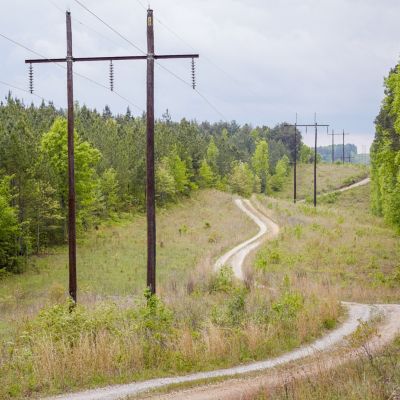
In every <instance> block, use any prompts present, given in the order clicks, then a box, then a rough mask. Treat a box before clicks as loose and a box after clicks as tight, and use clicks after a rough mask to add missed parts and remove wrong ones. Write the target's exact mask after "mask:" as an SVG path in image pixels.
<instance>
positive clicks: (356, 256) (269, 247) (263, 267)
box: [247, 185, 400, 400]
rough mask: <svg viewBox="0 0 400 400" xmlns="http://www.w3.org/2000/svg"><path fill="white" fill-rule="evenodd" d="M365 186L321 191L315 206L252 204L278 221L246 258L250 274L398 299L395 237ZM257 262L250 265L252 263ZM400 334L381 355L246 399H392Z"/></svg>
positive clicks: (367, 299)
mask: <svg viewBox="0 0 400 400" xmlns="http://www.w3.org/2000/svg"><path fill="white" fill-rule="evenodd" d="M369 193H370V191H369V186H368V185H367V186H363V187H359V188H357V189H353V190H351V191H348V192H344V193H340V194H337V195H334V196H331V195H329V196H323V197H322V198H321V203H323V204H321V205H320V206H319V207H318V208H317V209H314V208H313V207H312V206H309V205H307V204H301V205H300V204H298V205H293V204H290V203H289V202H285V201H282V200H279V201H277V200H274V199H265V198H263V197H261V196H259V197H258V198H257V204H258V207H259V208H260V209H263V210H264V211H265V212H266V213H267V214H268V215H270V216H271V217H272V218H274V219H275V220H276V221H278V222H279V224H280V225H281V226H282V231H281V234H280V237H279V238H278V239H277V240H276V241H274V242H272V243H266V244H265V246H264V247H263V248H262V249H261V250H260V251H259V252H258V254H256V255H255V256H254V257H253V259H252V260H249V265H248V266H247V274H248V275H250V276H251V279H257V280H260V281H261V282H263V283H264V284H265V285H266V286H268V287H269V288H271V290H274V288H275V287H277V285H279V284H280V282H282V280H283V279H290V280H291V281H292V283H293V285H294V287H296V286H299V287H301V286H304V285H307V286H315V287H320V289H321V291H320V295H321V294H322V293H323V297H326V296H327V295H331V296H334V297H335V298H337V299H342V300H347V301H357V302H364V303H379V302H383V303H399V302H400V265H399V260H400V238H399V236H398V234H396V233H395V232H394V230H393V229H391V228H390V227H388V226H386V225H385V224H384V223H383V221H382V219H381V218H378V217H375V216H373V215H371V213H370V211H369ZM253 267H254V269H255V271H256V272H254V270H253V269H252V268H253ZM399 371H400V338H399V339H397V341H396V342H395V343H394V344H393V345H391V346H390V347H389V348H387V349H386V350H385V351H384V352H382V353H381V354H378V355H376V356H371V357H369V358H365V359H364V358H360V359H358V360H357V361H354V362H351V363H349V364H347V365H345V366H343V367H340V368H338V369H337V370H331V371H327V372H321V373H320V374H318V375H317V376H314V377H311V378H307V379H304V380H297V381H293V382H290V383H289V384H288V385H286V386H285V387H284V388H282V387H280V388H277V389H274V390H261V391H260V393H259V395H257V396H255V397H254V396H253V397H251V396H250V397H248V400H250V399H251V400H267V399H277V400H280V399H282V400H283V399H296V400H311V399H321V400H336V399H351V400H355V399H360V400H361V399H368V400H384V399H397V398H399V396H400V390H399V388H400V374H399Z"/></svg>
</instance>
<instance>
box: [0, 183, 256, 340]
mask: <svg viewBox="0 0 400 400" xmlns="http://www.w3.org/2000/svg"><path fill="white" fill-rule="evenodd" d="M221 210H223V216H224V217H223V218H221ZM157 224H158V225H157V229H158V233H157V260H158V264H157V280H158V285H159V292H160V293H163V292H165V291H167V290H170V289H171V288H174V287H175V286H176V285H178V284H182V283H185V282H187V280H188V279H189V277H190V274H191V273H192V272H193V270H195V269H196V267H197V266H198V264H199V263H200V262H201V263H203V264H204V263H205V264H207V266H206V268H207V267H208V268H209V266H210V265H211V263H212V261H213V260H214V258H215V257H217V256H219V255H220V254H221V253H222V252H223V251H224V250H226V249H228V248H229V247H231V246H233V245H234V244H236V243H239V242H241V241H242V240H244V239H246V238H248V237H250V236H251V235H253V234H254V233H255V232H256V230H257V228H256V226H254V224H253V223H252V222H251V221H250V220H249V219H248V218H247V217H246V216H245V215H244V214H243V213H242V212H241V211H240V210H239V209H238V208H237V207H236V206H235V204H234V203H233V201H232V196H231V195H229V194H226V193H223V192H218V191H201V192H199V193H197V194H195V195H194V196H193V198H191V199H186V200H184V201H183V202H182V203H180V204H176V205H173V206H171V207H170V208H169V209H166V210H159V211H158V214H157ZM77 252H78V259H77V264H78V286H79V287H78V291H79V292H78V300H79V301H83V302H84V303H88V302H89V303H90V302H92V301H94V300H96V299H97V298H104V297H106V296H127V295H134V294H138V293H142V292H143V290H144V288H145V286H146V221H145V218H144V217H143V216H141V215H136V216H134V217H133V218H132V220H131V221H129V220H125V221H123V222H121V223H120V224H118V225H115V224H114V225H112V226H107V225H103V226H100V228H99V230H93V231H92V232H89V233H88V234H87V236H86V237H85V238H84V239H81V240H80V242H79V244H78V251H77ZM67 282H68V251H67V247H66V246H64V247H60V248H55V249H51V250H50V253H49V254H47V255H43V256H40V257H32V258H31V259H30V260H29V267H28V270H27V272H25V273H23V274H21V275H15V276H10V277H7V278H6V279H3V280H0V315H1V316H2V320H3V321H4V320H5V319H9V318H12V317H13V316H14V315H15V314H20V313H27V314H32V313H33V314H34V313H35V312H36V311H37V310H38V309H39V308H40V307H41V306H43V305H44V304H47V303H49V302H50V303H54V302H56V301H58V300H60V299H62V298H63V297H65V296H66V289H67ZM0 332H1V325H0Z"/></svg>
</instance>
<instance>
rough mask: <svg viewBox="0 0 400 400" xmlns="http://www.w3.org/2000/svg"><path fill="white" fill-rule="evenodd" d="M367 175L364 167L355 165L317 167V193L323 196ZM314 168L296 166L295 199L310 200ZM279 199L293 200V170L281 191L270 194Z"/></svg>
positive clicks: (322, 164)
mask: <svg viewBox="0 0 400 400" xmlns="http://www.w3.org/2000/svg"><path fill="white" fill-rule="evenodd" d="M367 175H368V169H367V168H366V167H365V166H364V165H356V164H347V163H346V164H344V165H343V164H329V163H319V164H318V165H317V193H318V194H323V193H326V192H329V191H332V190H335V189H338V188H341V187H343V186H346V185H349V184H351V183H354V182H357V181H359V180H361V179H363V178H365V177H366V176H367ZM313 182H314V166H313V165H312V164H298V166H297V198H298V199H299V200H300V199H306V198H312V196H313V190H314V186H313V184H314V183H313ZM272 196H273V197H275V198H279V199H293V169H292V171H291V174H290V176H289V177H288V178H287V179H286V180H285V181H284V185H283V187H282V190H281V191H279V192H274V193H272Z"/></svg>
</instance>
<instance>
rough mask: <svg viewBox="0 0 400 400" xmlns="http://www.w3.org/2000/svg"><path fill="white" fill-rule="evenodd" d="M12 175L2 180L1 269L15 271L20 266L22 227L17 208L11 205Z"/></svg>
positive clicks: (0, 187) (0, 182) (0, 216)
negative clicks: (19, 238)
mask: <svg viewBox="0 0 400 400" xmlns="http://www.w3.org/2000/svg"><path fill="white" fill-rule="evenodd" d="M11 179H12V177H5V178H3V179H2V180H0V271H1V270H3V269H4V270H6V271H14V270H16V269H17V267H18V261H19V257H18V256H19V246H18V237H19V236H20V234H21V227H20V225H19V223H18V218H17V210H16V209H15V208H13V207H11V200H12V196H11V193H10V181H11Z"/></svg>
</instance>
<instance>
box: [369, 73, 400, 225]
mask: <svg viewBox="0 0 400 400" xmlns="http://www.w3.org/2000/svg"><path fill="white" fill-rule="evenodd" d="M385 94H386V97H385V99H384V101H383V103H382V107H381V111H380V114H379V115H378V117H377V118H376V121H375V123H376V133H375V140H374V143H373V145H372V148H371V167H372V168H371V203H372V210H373V211H374V212H375V213H376V214H378V215H383V217H384V218H385V220H386V221H387V222H388V223H389V224H392V225H394V226H396V227H397V228H398V229H400V66H397V67H396V68H395V69H393V70H392V71H391V72H390V74H389V77H388V78H387V79H386V80H385Z"/></svg>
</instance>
